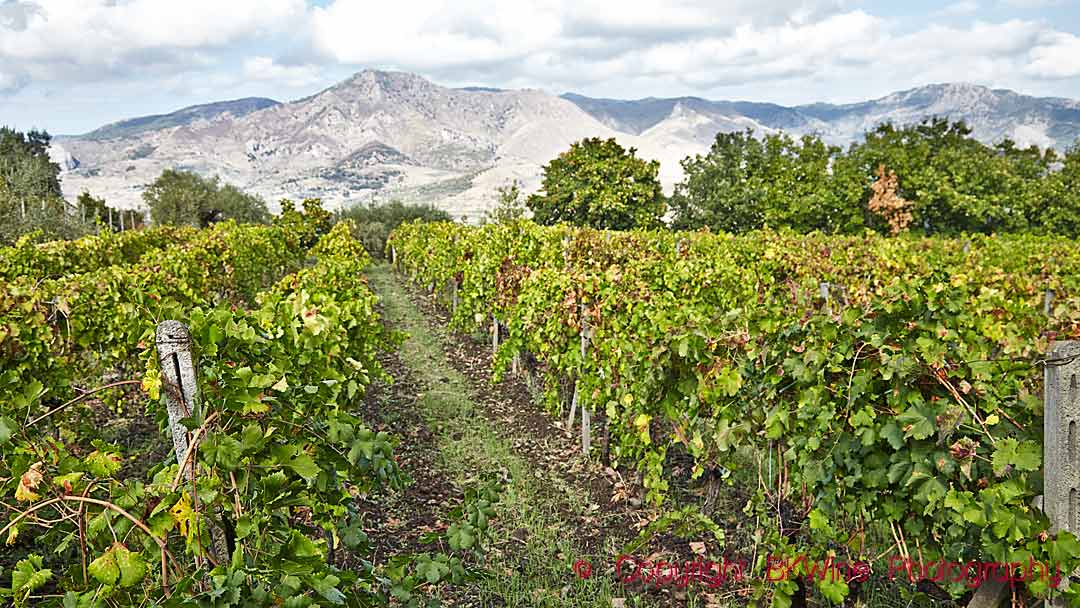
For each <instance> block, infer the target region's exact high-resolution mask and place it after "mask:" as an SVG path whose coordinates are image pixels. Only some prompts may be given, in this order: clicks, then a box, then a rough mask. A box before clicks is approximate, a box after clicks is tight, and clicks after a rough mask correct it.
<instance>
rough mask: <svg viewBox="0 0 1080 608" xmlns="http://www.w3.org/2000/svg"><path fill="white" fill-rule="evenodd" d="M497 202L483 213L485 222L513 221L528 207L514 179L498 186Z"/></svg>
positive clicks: (520, 216)
mask: <svg viewBox="0 0 1080 608" xmlns="http://www.w3.org/2000/svg"><path fill="white" fill-rule="evenodd" d="M497 192H498V194H499V202H498V203H496V204H495V206H494V207H492V208H491V209H488V210H487V211H486V212H485V213H484V220H483V222H484V223H485V224H502V223H504V222H513V221H516V220H520V219H522V218H524V217H525V213H526V212H527V211H528V207H527V206H526V204H525V199H524V197H523V196H522V193H521V185H520V184H519V183H518V182H517V180H514V181H513V182H511V183H510V184H508V185H505V186H500V187H499V188H498V190H497Z"/></svg>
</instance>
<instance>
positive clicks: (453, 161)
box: [51, 70, 1080, 219]
mask: <svg viewBox="0 0 1080 608" xmlns="http://www.w3.org/2000/svg"><path fill="white" fill-rule="evenodd" d="M929 116H942V117H947V118H950V119H953V120H959V119H962V120H964V121H966V122H967V123H968V124H969V125H970V126H971V127H972V128H973V130H974V135H975V136H976V137H977V138H979V139H980V140H983V141H985V142H988V143H990V142H995V141H998V140H1000V139H1002V138H1005V137H1009V138H1012V139H1014V140H1016V141H1017V142H1018V143H1020V144H1022V145H1027V144H1036V145H1039V146H1040V147H1056V148H1059V149H1062V150H1064V149H1066V148H1067V147H1069V146H1071V145H1073V144H1074V143H1075V142H1077V140H1078V138H1080V101H1076V100H1069V99H1062V98H1049V97H1030V96H1026V95H1021V94H1019V93H1016V92H1013V91H1009V90H1003V89H990V88H986V87H982V86H976V85H971V84H934V85H928V86H924V87H919V88H916V89H910V90H906V91H900V92H897V93H893V94H891V95H888V96H886V97H883V98H880V99H875V100H871V101H864V102H860V103H853V104H844V105H834V104H825V103H817V104H811V105H802V106H793V107H787V106H781V105H776V104H771V103H753V102H740V101H710V100H706V99H701V98H697V97H678V98H652V97H650V98H645V99H637V100H618V99H597V98H590V97H585V96H582V95H576V94H573V93H567V94H564V95H562V96H556V95H552V94H549V93H546V92H543V91H539V90H531V89H526V90H501V89H493V88H486V87H468V88H448V87H443V86H439V85H437V84H434V83H432V82H430V81H428V80H426V79H424V78H422V77H420V76H417V75H414V74H408V73H402V72H387V71H378V70H365V71H363V72H360V73H358V74H356V75H354V76H352V77H351V78H349V79H347V80H345V81H343V82H340V83H338V84H336V85H334V86H332V87H330V88H328V89H325V90H323V91H320V92H318V93H316V94H314V95H312V96H310V97H306V98H303V99H299V100H296V101H291V102H287V103H280V102H277V101H274V100H271V99H264V98H247V99H239V100H234V101H225V102H217V103H210V104H205V105H199V106H192V107H189V108H184V109H182V110H179V111H177V112H173V113H171V114H164V115H155V116H146V117H140V118H134V119H130V120H124V121H121V122H117V123H113V124H110V125H105V126H103V127H101V128H98V129H95V130H94V131H91V132H90V133H86V134H84V135H78V136H61V137H57V138H56V139H55V140H54V144H53V147H52V150H51V154H52V157H53V159H54V160H55V161H56V162H58V163H59V164H60V165H61V169H62V175H61V178H62V183H63V187H64V192H65V196H67V197H68V198H72V199H73V198H74V197H75V196H77V195H78V194H79V193H80V192H83V191H89V192H91V193H92V194H94V195H95V196H102V197H104V198H105V199H106V200H107V201H108V202H109V204H111V205H114V206H119V207H134V206H139V205H141V192H142V190H143V189H144V188H145V186H146V185H147V184H149V183H150V182H152V181H153V180H154V179H155V178H156V177H157V176H158V175H159V174H160V173H161V171H162V170H164V169H169V168H177V169H185V170H191V171H195V172H197V173H200V174H203V175H208V176H209V175H217V176H220V177H221V179H222V180H223V181H225V182H228V183H233V184H235V185H237V186H240V187H242V188H244V189H245V190H248V191H251V192H254V193H257V194H260V195H262V196H264V197H265V198H266V199H267V200H268V201H271V203H272V206H274V203H276V201H278V200H279V199H281V198H293V199H302V198H305V197H321V198H322V199H323V200H324V202H325V203H326V204H327V206H328V207H337V206H341V205H345V204H351V203H355V202H363V201H370V200H378V199H390V198H399V199H402V200H408V201H417V202H432V203H435V204H436V205H438V206H440V207H442V208H445V209H447V210H449V211H450V212H451V213H452V214H454V215H455V216H457V217H466V218H468V219H477V218H478V217H479V216H480V215H481V214H482V213H483V211H484V210H485V209H486V208H488V207H489V206H490V205H491V204H493V202H494V200H495V195H496V188H498V187H499V186H502V185H505V184H508V183H510V182H511V181H513V180H517V181H519V182H521V183H522V185H523V188H524V189H525V190H526V191H531V190H533V189H535V188H536V187H537V186H538V185H539V178H540V168H541V166H542V165H543V164H544V163H546V162H547V161H549V160H551V159H552V158H554V157H555V156H556V155H558V154H559V153H560V152H562V151H564V150H566V148H568V147H569V145H570V144H571V143H572V142H574V141H577V140H579V139H582V138H584V137H594V136H595V137H603V138H607V137H614V138H616V139H618V140H619V141H620V143H622V144H623V145H624V146H632V147H634V148H636V149H637V151H638V152H637V153H638V155H639V156H641V157H644V158H647V159H656V160H659V161H660V165H661V171H660V178H661V181H662V182H663V183H664V186H665V188H666V189H668V190H670V188H671V187H672V186H673V184H675V183H676V182H677V181H679V180H680V179H681V177H682V170H681V166H680V164H679V161H681V160H682V159H683V158H685V157H686V156H690V155H694V154H701V153H704V152H706V151H707V150H708V148H709V145H710V144H711V143H712V141H713V139H714V138H715V136H716V134H717V133H718V132H729V131H736V130H744V129H753V130H754V131H755V132H757V133H762V134H764V133H774V132H778V131H784V132H787V133H790V134H792V135H795V136H798V135H802V134H805V133H817V134H819V135H821V136H822V137H823V138H824V139H825V140H826V141H829V142H831V143H836V144H841V145H844V144H847V143H850V142H852V141H855V140H856V139H858V138H859V137H861V136H862V134H863V133H864V132H865V131H866V130H869V129H871V128H873V127H874V126H876V125H877V124H879V123H881V122H884V121H892V122H894V123H897V124H906V123H910V122H917V121H919V120H921V119H923V118H925V117H929Z"/></svg>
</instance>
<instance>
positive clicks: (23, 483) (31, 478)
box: [15, 461, 45, 502]
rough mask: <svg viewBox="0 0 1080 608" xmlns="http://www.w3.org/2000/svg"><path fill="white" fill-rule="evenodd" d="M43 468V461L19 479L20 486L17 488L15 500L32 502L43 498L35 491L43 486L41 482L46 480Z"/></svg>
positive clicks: (33, 465) (35, 464)
mask: <svg viewBox="0 0 1080 608" xmlns="http://www.w3.org/2000/svg"><path fill="white" fill-rule="evenodd" d="M41 467H42V462H41V461H38V462H35V463H34V464H32V465H30V468H29V469H27V471H26V472H25V473H23V474H22V477H20V478H19V485H18V486H17V487H16V488H15V500H21V501H24V502H30V501H34V500H37V499H39V498H41V496H40V495H39V494H38V493H37V492H35V491H34V490H36V489H37V488H38V486H39V485H41V480H42V479H44V478H45V476H44V475H43V474H42V473H41Z"/></svg>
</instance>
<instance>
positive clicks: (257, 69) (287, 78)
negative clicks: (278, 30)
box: [243, 56, 322, 88]
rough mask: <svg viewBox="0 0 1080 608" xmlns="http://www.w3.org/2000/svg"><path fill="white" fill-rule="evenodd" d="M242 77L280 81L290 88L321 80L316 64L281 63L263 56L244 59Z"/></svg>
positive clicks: (309, 84)
mask: <svg viewBox="0 0 1080 608" xmlns="http://www.w3.org/2000/svg"><path fill="white" fill-rule="evenodd" d="M243 78H244V79H246V80H259V81H269V82H275V83H280V84H281V85H282V86H286V87H290V88H299V87H306V86H311V85H313V84H315V83H318V82H320V81H321V80H322V78H321V76H320V71H319V68H318V66H314V65H281V64H280V63H277V62H275V61H274V59H273V58H271V57H264V56H256V57H249V58H247V59H245V60H244V69H243Z"/></svg>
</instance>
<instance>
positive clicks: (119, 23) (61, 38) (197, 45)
mask: <svg viewBox="0 0 1080 608" xmlns="http://www.w3.org/2000/svg"><path fill="white" fill-rule="evenodd" d="M305 14H306V6H305V3H304V2H303V0H264V1H257V0H229V1H227V2H222V1H220V0H186V1H185V2H172V1H163V0H129V1H117V0H38V1H37V2H23V1H20V0H6V1H3V3H2V4H0V72H7V73H14V74H15V75H16V76H17V77H18V79H20V80H21V81H23V82H28V81H33V80H41V81H67V82H80V81H95V80H99V79H102V78H107V77H117V76H124V75H137V74H139V73H140V72H143V71H147V70H149V71H156V72H157V73H167V72H168V71H169V70H174V71H175V70H190V69H192V68H196V69H197V68H200V67H203V66H205V65H207V64H212V63H214V59H213V56H214V53H215V51H218V50H221V49H225V48H228V47H230V46H231V45H235V44H238V43H241V42H245V41H249V42H250V41H252V40H256V39H257V38H258V37H259V36H262V35H265V34H267V33H268V32H273V31H280V30H281V29H283V28H285V27H288V26H289V25H290V24H293V23H295V20H296V19H297V18H300V19H301V20H302V18H303V16H304V15H305Z"/></svg>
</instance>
